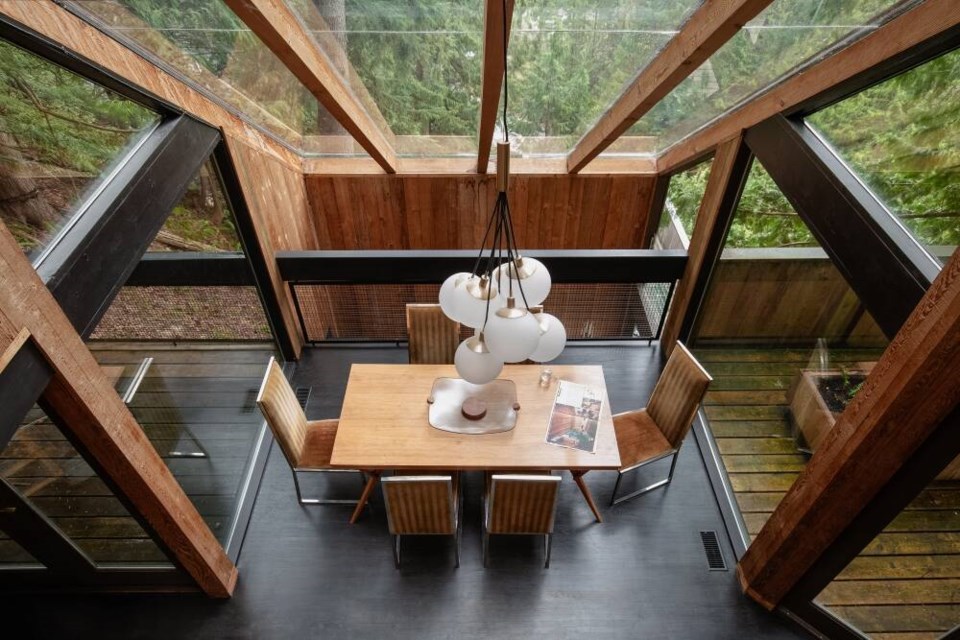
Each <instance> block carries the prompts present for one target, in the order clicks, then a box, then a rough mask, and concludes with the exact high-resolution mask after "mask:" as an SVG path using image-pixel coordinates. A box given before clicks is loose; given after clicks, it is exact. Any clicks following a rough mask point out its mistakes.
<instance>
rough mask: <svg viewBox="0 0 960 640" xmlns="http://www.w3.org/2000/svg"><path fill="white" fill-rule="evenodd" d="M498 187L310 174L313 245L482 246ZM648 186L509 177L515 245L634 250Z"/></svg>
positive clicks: (478, 179)
mask: <svg viewBox="0 0 960 640" xmlns="http://www.w3.org/2000/svg"><path fill="white" fill-rule="evenodd" d="M495 181H496V179H495V177H494V176H478V175H466V176H406V175H401V176H385V175H384V176H327V175H308V176H306V177H305V182H306V190H307V195H308V197H309V203H310V208H311V212H312V216H313V220H314V222H315V224H316V238H317V242H318V243H319V246H317V247H316V248H319V249H341V250H361V249H479V247H480V245H481V241H482V240H483V235H484V232H485V231H486V226H487V221H488V220H489V217H490V214H491V212H492V211H493V205H494V202H495V201H496V195H497V190H496V184H495ZM654 183H655V178H654V177H652V176H646V175H643V176H636V175H634V176H629V175H597V176H593V175H588V176H566V175H514V176H512V177H511V178H510V191H509V198H510V209H511V213H512V214H513V220H514V226H515V230H516V235H517V242H518V244H519V246H520V247H521V248H527V249H636V248H639V247H640V243H641V241H642V236H643V230H644V227H645V223H646V215H647V213H648V211H649V208H650V207H649V201H650V198H651V197H652V196H653V188H654ZM291 248H296V247H291Z"/></svg>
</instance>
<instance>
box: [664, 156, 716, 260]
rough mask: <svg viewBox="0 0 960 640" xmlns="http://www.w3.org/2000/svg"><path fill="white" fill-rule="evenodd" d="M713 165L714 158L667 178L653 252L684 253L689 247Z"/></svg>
mask: <svg viewBox="0 0 960 640" xmlns="http://www.w3.org/2000/svg"><path fill="white" fill-rule="evenodd" d="M712 164H713V158H708V159H706V160H704V161H703V162H701V163H699V164H698V165H697V166H695V167H691V168H690V169H687V170H686V171H681V172H680V173H677V174H675V175H672V176H670V186H669V187H668V188H667V197H666V199H665V200H664V202H663V212H662V213H661V214H660V225H659V226H658V227H657V234H656V236H654V247H653V248H655V249H683V250H686V249H687V247H689V246H690V238H691V237H692V236H693V227H694V225H695V224H696V222H697V214H698V213H699V212H700V203H701V201H702V200H703V194H704V192H706V190H707V180H708V179H709V177H710V167H711V166H712Z"/></svg>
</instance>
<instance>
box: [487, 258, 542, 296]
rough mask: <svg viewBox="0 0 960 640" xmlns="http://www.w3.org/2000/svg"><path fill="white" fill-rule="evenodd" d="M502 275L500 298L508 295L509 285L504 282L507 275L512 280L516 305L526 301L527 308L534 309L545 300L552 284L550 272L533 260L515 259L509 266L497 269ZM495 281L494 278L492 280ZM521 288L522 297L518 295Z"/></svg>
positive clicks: (505, 265)
mask: <svg viewBox="0 0 960 640" xmlns="http://www.w3.org/2000/svg"><path fill="white" fill-rule="evenodd" d="M499 269H501V270H502V272H503V275H502V279H503V282H501V289H502V291H501V293H500V295H501V296H506V295H508V292H509V289H510V283H508V282H506V276H507V274H509V276H510V278H511V279H512V280H513V283H512V284H513V297H514V298H515V299H516V300H517V304H523V302H524V301H526V303H527V306H530V307H535V306H537V305H538V304H540V303H542V302H543V301H544V300H546V299H547V296H548V295H550V286H551V285H552V284H553V281H552V279H551V278H550V272H549V271H547V268H546V267H545V266H543V263H542V262H540V261H539V260H537V259H535V258H517V260H516V261H515V262H513V263H511V264H503V265H501V266H500V267H499ZM494 280H496V278H494ZM518 281H519V284H518ZM521 286H522V287H523V295H521V294H520V287H521Z"/></svg>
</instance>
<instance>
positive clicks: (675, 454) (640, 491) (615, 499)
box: [610, 449, 680, 505]
mask: <svg viewBox="0 0 960 640" xmlns="http://www.w3.org/2000/svg"><path fill="white" fill-rule="evenodd" d="M679 455H680V450H679V449H677V450H676V451H674V452H673V461H672V462H671V463H670V473H669V475H667V477H666V478H664V479H663V480H660V481H659V482H654V483H653V484H651V485H650V486H648V487H644V488H643V489H638V490H637V491H634V492H633V493H628V494H627V495H625V496H620V497H619V498H618V497H617V490H618V489H619V488H620V480H622V479H623V476H624V475H625V474H627V473H630V471H637V470H639V469H640V467H636V468H635V469H631V470H630V471H626V472H621V473H620V474H619V475H617V483H616V484H615V485H614V487H613V495H611V496H610V504H611V505H615V504H620V503H621V502H626V501H627V500H631V499H633V498H636V497H637V496H642V495H643V494H645V493H649V492H650V491H653V490H654V489H659V488H660V487H663V486H666V485H668V484H670V482H672V481H673V472H674V471H675V470H676V467H677V457H678V456H679ZM660 459H662V458H657V459H655V460H651V461H650V462H656V461H657V460H660ZM641 466H643V465H641Z"/></svg>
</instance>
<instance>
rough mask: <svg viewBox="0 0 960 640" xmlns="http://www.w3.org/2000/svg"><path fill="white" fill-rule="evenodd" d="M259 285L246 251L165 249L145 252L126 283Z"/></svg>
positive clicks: (162, 285) (133, 284) (152, 285)
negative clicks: (215, 251) (224, 251)
mask: <svg viewBox="0 0 960 640" xmlns="http://www.w3.org/2000/svg"><path fill="white" fill-rule="evenodd" d="M256 284H257V283H256V281H255V280H254V279H253V273H252V272H251V271H250V264H249V263H248V262H247V258H246V256H244V255H243V253H206V252H193V251H164V252H157V253H147V254H144V256H143V257H142V258H141V259H140V262H138V263H137V266H136V268H135V269H134V270H133V273H131V274H130V277H129V278H127V282H126V284H125V286H128V287H242V286H251V287H252V286H255V285H256Z"/></svg>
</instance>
